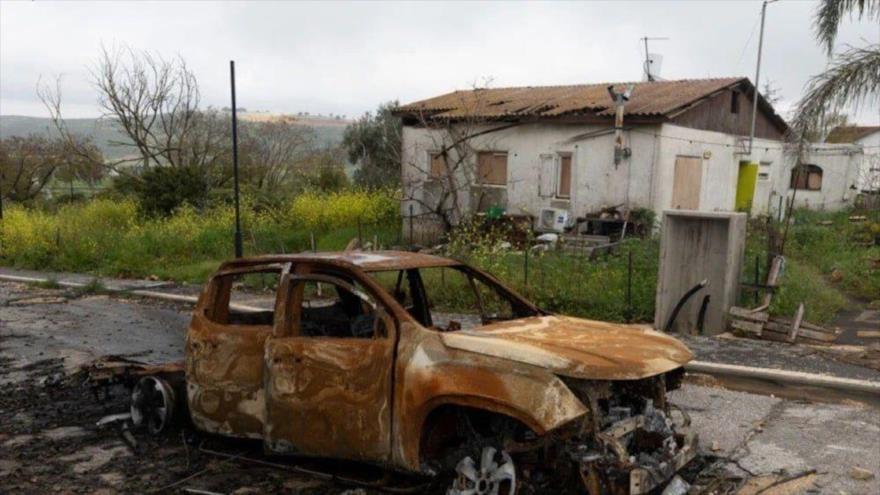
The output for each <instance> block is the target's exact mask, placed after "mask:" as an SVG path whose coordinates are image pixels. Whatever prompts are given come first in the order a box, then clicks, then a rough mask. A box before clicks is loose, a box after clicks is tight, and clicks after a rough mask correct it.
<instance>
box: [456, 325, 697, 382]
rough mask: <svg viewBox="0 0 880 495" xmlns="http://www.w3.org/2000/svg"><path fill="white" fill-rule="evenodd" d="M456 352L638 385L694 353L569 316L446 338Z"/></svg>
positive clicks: (635, 329)
mask: <svg viewBox="0 0 880 495" xmlns="http://www.w3.org/2000/svg"><path fill="white" fill-rule="evenodd" d="M441 338H442V339H443V343H444V344H445V345H446V346H447V347H450V348H453V349H459V350H464V351H470V352H475V353H479V354H484V355H488V356H494V357H497V358H501V359H506V360H510V361H516V362H521V363H525V364H530V365H534V366H540V367H542V368H546V369H547V370H549V371H552V372H553V373H556V374H559V375H563V376H571V377H575V378H589V379H594V380H637V379H640V378H646V377H649V376H654V375H657V374H660V373H664V372H666V371H669V370H672V369H675V368H678V367H679V366H682V365H683V364H685V363H687V362H688V361H690V360H691V359H693V357H694V356H693V354H692V353H691V351H690V350H688V348H687V347H685V345H684V344H682V343H681V342H680V341H678V340H677V339H674V338H672V337H670V336H668V335H665V334H662V333H660V332H657V331H655V330H651V329H649V328H646V327H641V326H634V325H620V324H614V323H607V322H603V321H593V320H583V319H579V318H569V317H563V316H542V317H533V318H523V319H519V320H512V321H505V322H499V323H493V324H491V325H486V326H482V327H479V328H476V329H473V330H459V331H456V332H449V333H444V334H442V336H441Z"/></svg>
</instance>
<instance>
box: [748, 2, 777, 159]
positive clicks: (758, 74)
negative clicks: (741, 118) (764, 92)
mask: <svg viewBox="0 0 880 495" xmlns="http://www.w3.org/2000/svg"><path fill="white" fill-rule="evenodd" d="M775 1H776V0H764V3H763V4H761V31H760V33H759V34H758V63H757V64H756V65H755V94H754V95H752V127H751V131H749V155H751V154H752V145H753V144H754V142H755V123H756V122H757V117H758V88H759V87H760V86H759V82H760V78H761V52H762V51H763V49H764V18H765V17H766V16H767V4H768V3H773V2H775Z"/></svg>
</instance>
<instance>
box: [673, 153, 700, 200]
mask: <svg viewBox="0 0 880 495" xmlns="http://www.w3.org/2000/svg"><path fill="white" fill-rule="evenodd" d="M702 183H703V160H702V159H700V158H699V157H695V156H677V157H675V178H674V181H673V184H672V208H675V209H679V210H698V209H700V189H701V185H702Z"/></svg>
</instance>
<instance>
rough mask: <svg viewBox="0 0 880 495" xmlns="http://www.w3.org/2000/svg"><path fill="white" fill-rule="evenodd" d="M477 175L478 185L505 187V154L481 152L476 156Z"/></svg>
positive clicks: (501, 152)
mask: <svg viewBox="0 0 880 495" xmlns="http://www.w3.org/2000/svg"><path fill="white" fill-rule="evenodd" d="M477 175H478V176H479V181H480V184H487V185H492V186H506V185H507V153H506V152H504V151H481V152H479V153H478V154H477Z"/></svg>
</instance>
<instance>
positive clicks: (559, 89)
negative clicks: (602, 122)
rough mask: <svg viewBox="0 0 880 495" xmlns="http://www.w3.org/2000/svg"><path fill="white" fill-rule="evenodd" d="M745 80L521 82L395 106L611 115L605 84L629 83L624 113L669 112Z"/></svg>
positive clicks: (446, 113)
mask: <svg viewBox="0 0 880 495" xmlns="http://www.w3.org/2000/svg"><path fill="white" fill-rule="evenodd" d="M742 82H746V83H748V85H749V88H751V83H749V82H748V78H745V77H725V78H718V79H681V80H674V81H652V82H634V83H626V82H623V83H598V84H580V85H573V86H526V87H518V88H490V89H473V90H464V91H453V92H452V93H447V94H445V95H440V96H436V97H434V98H428V99H426V100H421V101H416V102H413V103H409V104H407V105H403V106H401V107H398V109H397V110H396V112H395V113H398V114H424V115H425V116H426V117H427V116H430V117H432V118H449V119H456V118H463V117H469V118H474V117H476V118H488V119H499V118H510V117H526V116H530V117H558V116H564V115H591V116H598V117H611V116H613V115H614V103H613V101H612V100H611V97H610V96H609V95H608V90H607V88H608V86H609V85H612V86H614V87H615V88H616V89H618V90H622V89H623V88H625V87H626V86H627V85H628V84H632V85H633V86H634V87H633V92H632V95H631V96H630V99H629V102H628V103H627V104H626V107H625V114H626V115H630V116H645V117H658V116H669V115H670V114H673V113H675V112H676V111H677V110H679V109H682V108H684V107H686V106H688V105H690V104H692V103H694V102H696V101H698V100H700V99H702V98H705V97H707V96H709V95H711V94H713V93H715V92H717V91H720V90H723V89H725V88H729V87H731V86H735V85H737V84H740V83H742Z"/></svg>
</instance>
